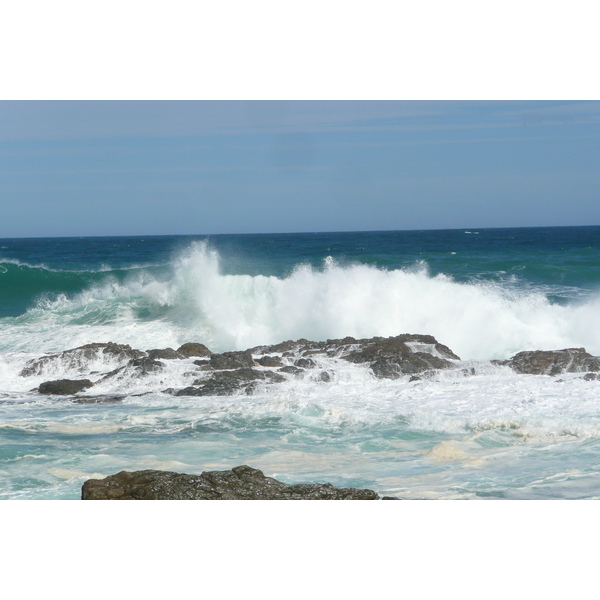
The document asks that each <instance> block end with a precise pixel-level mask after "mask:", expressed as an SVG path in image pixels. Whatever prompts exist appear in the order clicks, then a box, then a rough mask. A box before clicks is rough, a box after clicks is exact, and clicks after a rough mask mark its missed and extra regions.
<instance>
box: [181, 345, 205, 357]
mask: <svg viewBox="0 0 600 600" xmlns="http://www.w3.org/2000/svg"><path fill="white" fill-rule="evenodd" d="M177 352H178V354H181V355H182V356H184V357H185V358H190V357H192V356H210V355H211V354H212V352H211V351H210V350H209V349H208V348H207V347H206V346H205V345H204V344H196V343H194V342H188V343H187V344H183V345H182V346H179V348H177Z"/></svg>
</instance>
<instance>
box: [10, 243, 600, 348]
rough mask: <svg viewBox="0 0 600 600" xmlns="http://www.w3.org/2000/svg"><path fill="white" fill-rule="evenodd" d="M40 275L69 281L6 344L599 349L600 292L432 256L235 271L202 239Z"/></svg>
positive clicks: (16, 326)
mask: <svg viewBox="0 0 600 600" xmlns="http://www.w3.org/2000/svg"><path fill="white" fill-rule="evenodd" d="M15 267H16V268H19V269H22V267H20V266H18V267H17V266H15ZM28 268H32V267H28ZM36 268H37V267H36ZM41 272H42V273H50V274H51V275H52V276H53V277H58V278H59V279H58V281H57V283H56V288H57V289H56V290H55V293H54V294H48V293H45V294H40V295H39V296H38V299H37V301H36V303H35V305H34V306H32V307H31V308H29V309H28V310H27V311H26V312H24V313H23V314H21V315H19V316H17V317H5V318H4V319H0V348H1V349H3V350H5V351H6V350H9V349H11V347H12V348H13V349H15V348H16V349H20V350H25V351H38V350H40V349H42V350H44V351H56V350H63V349H65V348H66V347H74V346H76V345H81V344H84V343H90V342H102V341H117V342H119V343H129V344H131V345H132V346H134V347H144V346H146V347H165V346H168V345H179V344H181V343H184V342H187V341H200V342H202V343H205V344H206V345H208V346H209V347H211V349H213V350H214V351H227V350H243V349H245V348H249V347H252V346H255V345H258V344H271V343H277V342H280V341H282V340H286V339H298V338H302V337H304V338H307V339H313V340H325V339H328V338H341V337H344V336H353V337H356V338H366V337H372V336H378V335H379V336H392V335H397V334H399V333H424V334H430V335H433V336H435V337H436V338H437V339H438V340H439V341H441V342H442V343H444V344H446V345H448V346H449V347H450V348H452V350H454V351H455V352H456V353H457V354H459V356H461V358H463V359H493V358H507V357H508V356H511V355H512V354H514V353H516V352H519V351H521V350H532V349H536V350H544V349H557V348H565V347H573V346H585V347H586V348H587V349H588V351H590V352H592V353H596V354H598V353H600V333H597V332H595V330H594V328H593V327H590V323H591V322H593V320H594V319H595V317H596V315H598V314H599V312H600V294H590V295H588V296H587V297H585V298H583V299H580V300H579V301H570V302H569V303H567V304H560V305H559V304H556V303H553V302H552V301H551V300H550V299H549V297H548V295H547V294H546V293H544V292H543V291H540V290H541V289H542V288H540V290H536V288H535V287H534V286H533V287H532V286H531V285H525V282H523V285H521V284H520V282H519V280H518V279H515V278H514V277H513V279H512V280H511V281H510V282H490V281H487V282H486V281H469V282H464V281H462V282H459V281H457V280H455V279H454V278H453V277H452V276H450V275H447V274H443V273H440V274H436V275H433V274H431V273H430V270H429V268H428V265H427V263H426V262H424V261H418V262H416V263H415V264H413V265H412V266H410V267H403V268H394V269H389V268H388V269H386V268H381V267H377V266H373V265H366V264H361V263H360V262H345V263H343V264H342V263H341V262H338V261H336V260H335V259H333V258H332V257H327V258H326V259H325V260H323V262H322V264H321V265H320V266H311V265H307V264H297V265H296V266H295V267H294V268H293V269H292V270H291V271H290V272H289V273H288V274H287V275H284V276H279V277H278V276H274V275H244V274H228V273H227V272H226V271H225V269H224V268H223V266H222V258H221V256H220V254H219V252H218V251H217V250H216V249H214V248H213V247H211V245H210V244H209V243H208V242H195V243H192V244H191V245H190V246H188V247H187V248H186V249H185V250H183V251H181V252H179V253H178V254H177V255H175V256H174V257H173V258H172V259H171V260H170V261H169V262H168V264H166V265H164V266H163V267H161V269H152V268H149V267H142V268H137V269H127V270H117V271H115V270H108V271H105V272H93V273H83V274H82V273H78V274H73V273H64V272H61V273H58V274H57V273H55V272H53V271H44V270H41ZM71 278H74V281H75V283H73V285H72V286H71V287H69V285H67V283H68V281H71ZM65 282H67V283H65ZM44 285H46V284H44ZM46 292H47V289H46Z"/></svg>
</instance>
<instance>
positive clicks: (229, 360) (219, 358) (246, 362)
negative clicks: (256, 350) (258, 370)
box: [210, 350, 257, 370]
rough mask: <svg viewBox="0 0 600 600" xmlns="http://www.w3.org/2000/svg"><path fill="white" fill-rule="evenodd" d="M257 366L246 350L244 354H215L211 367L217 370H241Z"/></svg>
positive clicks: (211, 359)
mask: <svg viewBox="0 0 600 600" xmlns="http://www.w3.org/2000/svg"><path fill="white" fill-rule="evenodd" d="M256 364H257V363H256V361H255V360H254V358H252V353H251V352H250V351H249V350H244V351H243V352H224V353H223V354H213V355H212V356H211V357H210V366H211V367H212V368H213V369H215V370H221V369H241V368H244V367H254V366H256Z"/></svg>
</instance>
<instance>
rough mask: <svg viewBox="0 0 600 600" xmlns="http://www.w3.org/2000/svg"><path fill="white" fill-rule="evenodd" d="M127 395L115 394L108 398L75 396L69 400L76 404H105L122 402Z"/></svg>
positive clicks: (107, 396)
mask: <svg viewBox="0 0 600 600" xmlns="http://www.w3.org/2000/svg"><path fill="white" fill-rule="evenodd" d="M123 398H125V394H113V395H106V396H74V397H73V398H69V400H72V401H73V402H75V403H76V404H103V403H105V402H122V400H123Z"/></svg>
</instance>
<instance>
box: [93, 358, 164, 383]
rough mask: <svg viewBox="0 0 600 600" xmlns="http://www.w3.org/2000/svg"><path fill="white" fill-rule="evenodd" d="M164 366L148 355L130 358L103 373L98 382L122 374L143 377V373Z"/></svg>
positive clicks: (160, 369) (159, 369) (160, 368)
mask: <svg viewBox="0 0 600 600" xmlns="http://www.w3.org/2000/svg"><path fill="white" fill-rule="evenodd" d="M164 367H165V363H163V362H160V361H159V360H154V359H153V358H150V357H148V356H142V358H134V359H133V360H130V361H129V362H128V363H127V364H126V365H125V366H124V367H119V368H118V369H113V370H112V371H110V372H109V373H107V374H106V375H104V377H102V379H100V380H99V381H98V383H101V382H104V381H106V380H107V379H113V378H114V377H117V376H124V375H127V376H129V377H144V376H145V375H148V373H154V372H156V371H162V370H163V369H164Z"/></svg>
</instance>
